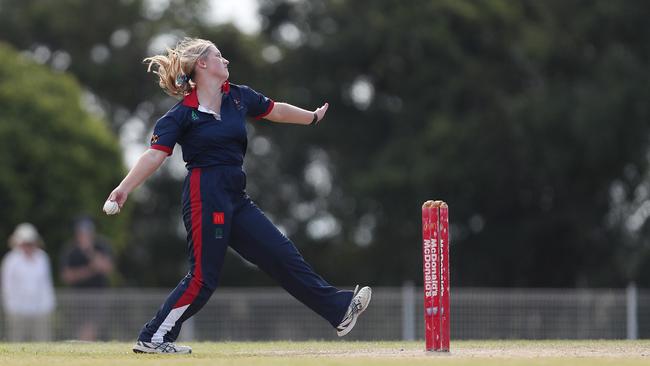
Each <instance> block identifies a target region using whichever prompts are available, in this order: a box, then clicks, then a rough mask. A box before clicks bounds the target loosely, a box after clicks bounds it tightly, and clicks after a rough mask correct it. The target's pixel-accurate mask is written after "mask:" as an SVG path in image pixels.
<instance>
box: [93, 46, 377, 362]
mask: <svg viewBox="0 0 650 366" xmlns="http://www.w3.org/2000/svg"><path fill="white" fill-rule="evenodd" d="M144 62H145V63H148V65H149V67H148V71H153V72H154V73H155V74H157V75H158V78H159V85H160V87H161V88H162V89H163V90H164V91H165V92H166V93H167V94H169V95H171V96H173V97H176V98H178V99H181V100H180V101H179V102H178V103H177V104H176V105H174V106H173V107H172V108H171V109H170V110H169V111H168V112H167V113H166V114H165V115H164V116H162V117H161V118H160V119H159V120H158V121H157V122H156V125H155V127H154V132H153V136H152V137H151V146H150V148H149V149H148V150H147V151H145V152H144V153H143V154H142V156H140V158H139V159H138V161H137V162H136V164H135V165H134V166H133V168H132V169H131V170H130V171H129V173H128V174H127V175H126V177H125V178H124V179H123V180H122V182H121V183H120V184H119V185H118V186H117V187H116V188H115V189H114V190H113V191H112V192H111V194H110V195H109V196H108V201H107V203H106V205H105V207H104V210H105V211H106V213H108V214H115V213H117V212H119V208H121V207H122V206H123V205H124V203H125V202H126V199H127V197H128V195H129V193H131V191H133V189H135V188H136V187H137V186H139V185H140V184H141V183H142V182H143V181H144V180H146V179H147V178H148V177H149V176H150V175H151V174H152V173H153V172H154V171H156V170H157V169H158V168H159V167H160V166H161V164H162V163H163V161H164V160H165V158H166V157H167V156H168V155H171V153H172V150H173V148H174V145H175V144H177V143H178V144H179V145H180V146H181V149H182V152H183V160H184V161H185V162H186V167H187V170H188V174H187V177H186V178H185V181H184V184H183V194H182V205H183V208H182V212H183V221H184V223H185V228H186V229H187V241H188V249H189V260H190V270H189V273H188V274H187V275H186V276H185V277H184V278H183V279H182V280H181V281H180V283H179V284H178V286H176V288H175V289H174V290H173V291H172V292H171V293H170V294H169V296H168V297H167V299H166V300H165V302H164V303H163V304H162V306H161V307H160V309H159V310H158V312H157V314H156V315H155V317H154V318H153V319H151V321H149V322H148V323H147V324H145V325H144V327H143V329H142V331H141V332H140V335H139V337H138V340H137V343H136V344H135V346H134V347H133V351H134V352H138V353H191V352H192V349H191V348H190V347H187V346H181V345H176V344H175V343H174V341H175V340H176V338H177V337H178V334H179V332H180V329H181V325H182V323H183V322H184V321H185V320H187V319H188V318H190V317H191V316H192V315H194V314H196V313H197V312H198V311H199V310H200V309H201V307H203V305H205V303H206V302H207V301H208V299H209V298H210V296H211V295H212V293H213V292H214V290H215V289H216V287H217V284H218V281H219V273H220V270H221V267H222V264H223V260H224V256H225V253H226V248H227V246H228V245H230V246H231V247H232V248H233V249H234V250H236V251H237V252H238V253H239V254H240V255H241V256H242V257H244V258H245V259H246V260H248V261H250V262H252V263H254V264H255V265H257V266H258V267H259V268H260V269H262V270H263V271H264V272H266V273H267V274H269V275H270V276H271V277H273V278H274V279H275V280H276V281H278V282H279V283H280V285H281V286H282V287H283V288H284V289H285V290H287V291H288V292H289V293H290V294H291V295H292V296H294V297H295V298H296V299H298V300H299V301H301V302H302V303H303V304H305V305H307V306H308V307H309V308H310V309H312V310H313V311H315V312H316V313H317V314H319V315H320V316H321V317H323V318H324V319H325V320H327V321H328V322H329V323H330V324H331V325H332V326H333V327H335V328H336V331H337V334H338V335H339V336H344V335H345V334H347V333H348V332H349V331H350V330H351V329H352V328H353V327H354V325H355V323H356V320H357V317H358V316H359V315H360V314H361V313H362V312H363V311H364V310H365V309H366V308H367V306H368V304H369V302H370V297H371V293H372V291H371V289H370V288H369V287H363V288H362V289H361V290H358V288H359V286H357V288H356V289H355V291H354V292H352V291H344V290H339V289H337V288H335V287H333V286H331V285H330V284H328V283H327V282H326V281H325V280H323V278H321V277H320V276H319V275H318V274H316V273H315V272H314V270H313V269H312V268H311V266H310V265H309V264H307V263H306V262H305V260H304V259H303V257H302V256H301V254H300V253H299V252H298V250H297V249H296V247H295V246H294V244H293V243H292V242H291V241H290V240H289V239H288V238H287V237H285V236H284V235H283V234H282V233H280V231H279V230H278V229H277V228H276V227H275V226H274V225H273V224H272V223H271V222H270V221H269V219H268V218H267V217H266V216H265V215H264V213H262V211H261V210H260V209H259V208H258V207H257V206H256V205H255V204H254V203H253V201H252V200H251V199H250V198H249V197H248V195H247V194H246V174H245V173H244V171H243V169H242V164H243V161H244V154H245V152H246V145H247V137H246V125H245V119H246V117H247V116H250V117H254V118H258V119H259V118H265V119H267V120H270V121H273V122H283V123H294V124H301V125H315V124H317V123H318V122H319V121H321V120H322V119H323V117H325V112H327V108H328V104H327V103H325V104H324V105H323V106H321V107H320V108H318V109H316V110H315V111H313V112H312V111H307V110H304V109H302V108H298V107H296V106H293V105H291V104H287V103H275V102H274V101H273V100H271V99H269V98H267V97H266V96H264V95H262V94H260V93H258V92H256V91H255V90H253V89H251V88H249V87H248V86H244V85H236V84H231V83H229V81H228V77H229V72H228V63H229V62H228V60H226V59H225V58H224V57H223V55H222V54H221V52H220V51H219V49H218V48H217V47H216V46H215V45H214V44H213V43H212V42H210V41H207V40H203V39H198V38H185V39H183V40H182V41H181V42H179V43H178V44H177V45H176V47H175V48H174V49H167V52H166V55H156V56H153V57H149V58H146V59H145V60H144ZM115 204H117V206H115ZM111 205H112V206H113V207H112V208H111ZM107 207H108V209H107ZM357 290H358V291H357Z"/></svg>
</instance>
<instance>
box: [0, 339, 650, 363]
mask: <svg viewBox="0 0 650 366" xmlns="http://www.w3.org/2000/svg"><path fill="white" fill-rule="evenodd" d="M188 344H189V345H191V346H192V347H193V353H192V354H191V355H176V356H169V355H165V356H163V355H143V354H134V353H133V352H131V346H132V344H131V343H118V342H106V343H83V342H55V343H1V344H0V365H2V366H18V365H20V366H26V365H30V366H31V365H34V366H36V365H38V366H58V365H61V366H64V365H65V366H79V365H92V366H104V365H106V366H108V365H126V366H128V365H138V366H147V365H192V366H201V365H206V366H207V365H264V366H275V365H278V366H280V365H282V366H286V365H288V366H292V365H296V366H298V365H300V366H309V365H404V366H406V365H467V366H470V365H471V366H474V365H476V366H479V365H481V366H482V365H553V366H562V365H567V366H568V365H578V366H580V365H584V366H598V365H617V366H624V365H648V364H650V341H645V340H644V341H457V342H452V344H451V348H452V351H451V352H450V353H427V352H425V351H424V350H423V349H424V342H423V341H418V342H345V341H339V342H326V341H312V342H191V343H188Z"/></svg>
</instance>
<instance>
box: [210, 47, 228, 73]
mask: <svg viewBox="0 0 650 366" xmlns="http://www.w3.org/2000/svg"><path fill="white" fill-rule="evenodd" d="M229 63H230V61H228V60H226V58H225V57H223V55H222V54H221V51H219V49H218V48H217V47H215V46H210V48H208V53H207V55H206V56H205V65H206V71H207V72H208V73H209V74H210V75H212V76H214V77H216V78H218V79H222V80H226V79H228V76H230V73H229V72H228V64H229Z"/></svg>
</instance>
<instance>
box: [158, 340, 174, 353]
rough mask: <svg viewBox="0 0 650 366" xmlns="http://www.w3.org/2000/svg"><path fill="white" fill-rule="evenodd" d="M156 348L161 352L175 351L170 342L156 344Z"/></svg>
mask: <svg viewBox="0 0 650 366" xmlns="http://www.w3.org/2000/svg"><path fill="white" fill-rule="evenodd" d="M156 348H157V349H160V350H161V351H163V352H170V351H172V352H176V347H175V346H174V344H173V343H171V342H164V343H161V344H159V345H158V346H156Z"/></svg>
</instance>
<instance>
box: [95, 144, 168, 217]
mask: <svg viewBox="0 0 650 366" xmlns="http://www.w3.org/2000/svg"><path fill="white" fill-rule="evenodd" d="M166 157H167V153H166V152H164V151H160V150H155V149H149V150H147V151H145V152H144V153H143V154H142V155H141V156H140V158H139V159H138V161H137V162H136V163H135V165H134V166H133V168H131V171H129V174H127V175H126V177H124V179H123V180H122V183H120V185H118V186H117V187H116V188H115V189H114V190H113V192H111V194H110V195H109V196H108V200H109V201H116V202H117V204H118V205H119V206H120V208H122V206H123V205H124V202H126V198H127V197H128V196H129V193H131V191H133V190H134V189H135V188H136V187H137V186H139V185H140V184H142V182H144V181H145V180H146V179H147V178H149V177H150V176H151V174H153V172H155V171H156V170H158V168H159V167H160V166H161V165H162V163H163V161H165V158H166Z"/></svg>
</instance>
